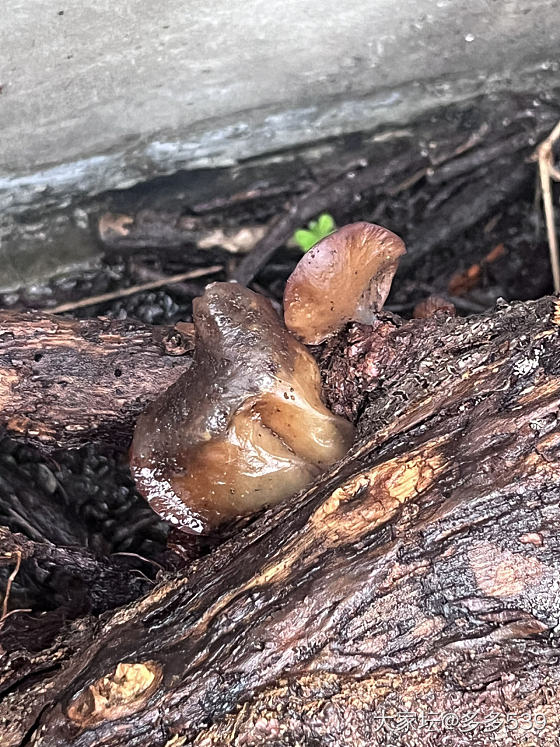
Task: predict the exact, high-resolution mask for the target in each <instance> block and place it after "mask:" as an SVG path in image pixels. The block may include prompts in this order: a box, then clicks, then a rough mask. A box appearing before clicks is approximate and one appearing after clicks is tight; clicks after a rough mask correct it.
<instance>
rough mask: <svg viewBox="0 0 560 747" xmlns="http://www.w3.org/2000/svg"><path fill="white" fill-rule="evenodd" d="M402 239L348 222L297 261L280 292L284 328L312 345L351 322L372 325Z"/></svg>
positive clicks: (371, 226) (378, 228) (401, 250)
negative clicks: (282, 297) (282, 295)
mask: <svg viewBox="0 0 560 747" xmlns="http://www.w3.org/2000/svg"><path fill="white" fill-rule="evenodd" d="M404 253H405V246H404V242H403V241H402V239H400V238H399V237H398V236H397V235H396V234H394V233H392V232H391V231H388V230H387V229H386V228H383V227H382V226H377V225H375V224H374V223H365V222H360V223H350V224H349V225H347V226H344V227H343V228H341V229H339V230H338V231H335V232H334V233H332V234H330V236H327V237H326V238H324V239H322V240H321V241H319V242H318V243H317V244H315V246H314V247H313V248H312V249H310V250H309V251H308V252H307V254H305V255H304V256H303V257H302V259H301V260H300V261H299V263H298V265H297V267H296V269H295V270H294V271H293V273H292V274H291V275H290V277H289V278H288V282H287V284H286V290H285V293H284V320H285V322H286V326H287V327H288V329H289V330H290V331H291V332H293V333H294V334H295V335H296V336H297V337H298V338H299V339H300V340H302V341H303V342H305V343H307V344H308V345H316V344H318V343H320V342H323V340H326V339H327V337H330V336H331V335H333V334H335V333H336V332H338V331H339V330H340V329H342V327H343V326H344V325H345V324H346V323H347V322H350V321H355V322H362V323H363V324H371V322H372V321H373V319H374V317H375V313H376V312H378V311H379V310H380V309H381V308H382V306H383V304H384V303H385V299H386V298H387V296H388V295H389V290H390V289H391V281H392V280H393V276H394V274H395V272H396V270H397V265H398V262H399V257H400V256H401V255H402V254H404Z"/></svg>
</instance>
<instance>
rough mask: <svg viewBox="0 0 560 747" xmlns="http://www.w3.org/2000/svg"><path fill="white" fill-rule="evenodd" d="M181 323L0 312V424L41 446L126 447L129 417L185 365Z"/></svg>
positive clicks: (187, 345) (187, 344)
mask: <svg viewBox="0 0 560 747" xmlns="http://www.w3.org/2000/svg"><path fill="white" fill-rule="evenodd" d="M186 326H187V325H181V329H182V331H180V330H179V329H176V328H172V327H163V326H162V327H149V326H146V325H143V324H139V323H136V322H131V321H129V320H127V321H114V320H110V319H104V318H99V319H88V320H84V321H77V320H74V319H67V318H65V317H58V316H52V315H50V316H49V315H45V314H37V313H17V312H16V313H14V312H7V311H3V312H0V426H4V428H5V430H6V431H7V433H8V434H9V435H13V436H25V437H26V438H27V440H28V441H29V442H30V443H32V444H34V445H37V446H40V447H41V448H43V449H45V448H49V447H51V448H52V447H55V446H57V447H61V446H62V447H64V446H67V447H73V446H80V445H81V444H83V443H86V442H87V441H90V440H93V439H97V440H104V441H107V442H109V443H111V444H116V445H126V444H127V442H128V440H129V439H130V432H131V429H132V426H133V423H134V419H135V417H137V416H138V415H139V414H140V412H141V411H142V410H143V409H144V407H145V406H146V404H147V403H148V402H149V401H150V400H152V399H153V398H154V397H155V396H157V394H158V393H159V392H160V391H161V390H162V389H165V388H166V387H167V386H169V385H170V384H171V383H173V381H175V379H176V378H177V376H179V374H180V373H182V372H183V371H184V370H185V368H186V367H187V366H188V365H189V363H190V355H189V353H190V351H191V350H192V339H191V336H190V334H189V333H188V331H185V327H186Z"/></svg>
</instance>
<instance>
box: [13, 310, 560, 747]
mask: <svg viewBox="0 0 560 747" xmlns="http://www.w3.org/2000/svg"><path fill="white" fill-rule="evenodd" d="M559 322H560V313H559V311H558V309H557V306H556V302H555V301H554V300H553V299H542V300H541V301H538V302H530V303H524V304H514V305H511V306H503V307H501V308H499V309H497V310H496V311H494V312H492V313H489V314H486V315H483V316H480V317H473V318H469V319H453V318H448V317H444V316H441V317H436V318H432V319H418V320H414V321H411V322H405V323H403V322H402V321H401V320H398V319H395V318H392V317H390V316H388V317H387V318H385V319H382V320H380V321H379V322H378V324H377V325H375V327H374V328H366V327H355V328H352V329H350V330H349V331H348V332H347V333H346V334H345V335H344V336H342V337H341V338H339V339H338V340H335V341H333V342H331V343H330V344H329V346H327V348H326V349H325V350H323V351H322V353H321V355H322V359H321V364H322V368H323V374H324V379H325V391H326V394H327V396H328V398H329V401H330V403H331V406H332V407H333V408H334V409H338V410H339V411H341V412H346V414H347V415H349V416H351V417H352V418H353V419H354V420H355V421H356V422H357V424H358V429H359V433H360V437H359V440H358V442H357V443H356V445H355V447H354V448H353V449H352V450H351V452H350V453H349V454H348V455H347V457H346V458H345V459H344V460H343V462H342V463H340V464H338V465H337V466H335V468H333V469H332V471H331V472H330V473H329V474H328V475H326V476H324V477H323V478H322V479H320V480H319V481H318V482H317V484H315V485H314V486H313V487H312V488H311V489H310V490H308V491H307V492H305V493H303V494H299V495H297V496H294V497H293V498H292V499H291V500H289V501H287V502H286V503H284V504H281V505H279V506H277V507H275V508H273V509H271V510H269V511H267V512H265V513H264V514H263V515H262V516H261V517H259V518H258V519H257V520H256V521H255V522H254V523H253V524H251V525H250V526H248V527H246V528H245V529H243V530H242V531H241V532H240V533H239V534H238V535H236V536H234V537H233V538H232V539H230V540H229V541H228V542H226V543H225V544H223V545H222V546H220V547H219V548H217V549H216V550H215V551H214V552H213V553H212V554H210V555H209V556H207V557H204V558H201V559H199V560H197V561H196V562H195V563H194V564H193V565H191V566H190V567H189V568H188V569H187V570H186V571H185V572H183V573H178V574H177V575H175V576H173V577H167V578H164V579H162V581H161V583H160V584H159V586H157V587H156V588H155V589H154V590H153V591H151V592H150V593H149V594H148V595H147V596H145V597H144V598H143V599H141V600H140V601H138V602H136V603H134V604H131V605H129V606H127V607H124V608H122V609H120V610H118V611H117V612H115V613H114V614H110V615H106V616H104V617H102V618H93V619H92V618H84V619H82V620H79V621H76V622H74V623H73V624H72V625H71V626H69V627H68V628H66V629H65V628H61V630H60V633H59V635H58V636H57V637H56V638H54V639H53V640H52V642H51V643H50V645H49V646H47V647H45V648H42V649H41V650H40V651H35V650H32V649H29V648H28V647H27V645H26V643H25V639H24V638H23V637H22V639H21V640H20V641H18V637H17V634H16V633H15V632H14V627H13V626H14V624H15V623H14V620H13V619H12V620H11V623H10V625H11V626H12V627H10V628H9V630H10V631H11V636H10V637H9V639H8V640H7V641H6V631H7V630H8V625H7V623H8V621H7V620H6V621H5V622H4V630H3V631H2V633H0V644H1V645H3V647H4V654H3V660H2V663H1V666H0V693H1V692H2V691H4V696H3V701H2V704H1V705H0V724H1V725H2V726H1V727H0V728H2V729H3V744H6V745H8V746H10V747H12V746H13V745H18V746H22V745H39V744H40V745H41V747H55V746H56V747H61V746H62V745H72V747H90V746H91V747H93V745H95V746H96V747H100V746H102V747H109V746H110V747H119V746H120V745H123V746H124V745H133V746H137V747H140V746H145V747H148V745H150V747H160V746H161V747H163V746H164V745H168V746H169V747H171V745H174V746H177V745H189V744H192V745H197V746H198V747H202V746H203V745H204V747H209V746H210V745H228V744H232V745H260V744H267V745H280V744H293V745H296V744H303V745H323V744H324V745H333V744H334V745H385V744H391V745H394V744H399V745H405V746H407V747H408V746H409V747H412V746H413V745H420V744H421V745H440V744H443V743H444V740H445V744H449V745H467V744H468V745H480V746H481V747H482V745H487V744H488V743H489V741H491V740H492V739H494V738H496V739H497V740H499V743H500V744H504V745H520V744H521V745H523V744H527V745H529V744H534V743H537V742H538V743H539V744H542V745H551V746H552V745H556V744H557V732H558V720H559V718H560V716H558V714H559V713H560V709H559V706H560V689H559V688H560V669H559V667H558V661H559V657H558V619H559V617H560V595H559V594H558V591H559V589H560V539H559V538H560V500H559V499H560V464H559V455H558V449H559V447H560V420H559V411H560V338H559V330H560V328H559V326H558V324H559ZM12 617H13V618H17V616H16V615H14V616H12ZM22 618H23V616H22ZM2 638H4V640H2ZM18 673H21V674H18Z"/></svg>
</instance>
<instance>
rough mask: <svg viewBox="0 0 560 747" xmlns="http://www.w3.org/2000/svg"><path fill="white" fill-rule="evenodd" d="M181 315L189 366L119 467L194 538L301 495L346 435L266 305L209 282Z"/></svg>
mask: <svg viewBox="0 0 560 747" xmlns="http://www.w3.org/2000/svg"><path fill="white" fill-rule="evenodd" d="M193 309H194V311H193V316H194V324H195V330H196V339H195V354H194V355H195V362H194V364H193V367H192V368H191V369H190V370H189V371H187V372H186V373H185V374H184V375H183V376H181V377H180V378H179V379H178V380H177V381H176V382H175V383H174V384H173V385H172V386H171V387H170V388H169V389H168V390H167V391H165V392H164V393H163V395H161V396H160V397H159V399H157V400H156V401H155V402H154V403H153V404H152V405H150V406H149V407H148V409H147V410H146V412H145V413H144V414H143V415H141V416H140V418H139V420H138V423H137V425H136V430H135V433H134V439H133V443H132V450H131V467H132V472H133V475H134V477H135V479H136V482H137V484H138V487H139V489H140V491H141V492H142V493H143V494H144V496H145V497H146V498H147V500H148V501H149V502H150V504H151V506H152V508H153V509H154V510H155V511H156V512H157V513H159V514H160V515H161V516H162V517H163V518H164V519H166V520H167V521H169V522H170V523H172V524H173V525H175V526H177V527H178V528H180V529H182V530H184V531H190V532H195V533H202V532H207V531H210V530H212V529H214V528H216V527H217V526H219V525H220V524H221V523H222V522H224V521H226V520H228V519H232V518H234V517H236V516H239V515H244V514H248V513H251V512H253V511H255V510H257V509H259V508H260V507H262V506H263V505H267V504H273V503H276V502H278V501H280V500H282V499H283V498H286V497H287V496H289V495H291V494H293V493H296V492H297V491H298V490H300V489H302V488H303V487H305V486H306V485H308V484H309V483H310V482H312V480H313V479H314V478H315V477H316V476H317V475H318V474H320V473H321V472H322V471H324V470H325V469H326V468H327V467H328V466H329V465H331V464H332V463H333V462H335V461H337V460H338V459H340V458H341V457H342V456H343V455H344V454H345V452H346V451H347V449H348V447H349V446H350V443H351V440H352V435H353V429H352V426H351V424H350V423H348V422H347V421H346V420H344V419H343V418H340V417H338V416H335V415H333V414H332V413H331V412H329V410H327V408H326V407H325V405H324V404H323V402H322V401H321V396H320V392H321V381H320V376H319V370H318V368H317V364H316V363H315V361H314V359H313V358H312V357H311V355H310V354H309V353H308V351H307V350H306V349H305V347H304V346H303V345H301V343H299V342H298V341H297V340H296V339H295V338H294V337H293V336H292V335H291V334H290V333H289V332H288V331H287V330H286V329H285V327H284V325H283V324H282V321H281V320H280V318H279V317H278V315H277V314H276V312H275V311H274V309H273V307H272V305H271V304H270V302H269V301H268V300H267V299H266V298H264V297H263V296H260V295H258V294H256V293H253V292H252V291H250V290H247V289H246V288H243V287H242V286H240V285H237V284H232V283H214V284H212V285H210V286H209V287H208V288H207V289H206V292H205V293H204V295H203V296H201V297H200V298H197V299H195V301H194V302H193Z"/></svg>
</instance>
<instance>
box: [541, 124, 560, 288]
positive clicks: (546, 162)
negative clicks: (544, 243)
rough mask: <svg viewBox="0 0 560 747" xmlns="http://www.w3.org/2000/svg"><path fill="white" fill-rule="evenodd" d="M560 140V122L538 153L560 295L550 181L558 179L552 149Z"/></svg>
mask: <svg viewBox="0 0 560 747" xmlns="http://www.w3.org/2000/svg"><path fill="white" fill-rule="evenodd" d="M559 138H560V122H558V123H557V124H556V126H555V128H554V129H553V130H552V132H551V133H550V135H549V136H548V137H547V138H546V139H545V140H543V141H542V143H541V144H540V145H539V147H538V148H537V151H536V153H537V158H538V161H539V176H540V182H541V193H542V201H543V207H544V217H545V222H546V234H547V239H548V251H549V253H550V266H551V268H552V279H553V282H554V291H555V293H560V258H559V256H558V239H557V236H556V221H555V217H554V202H553V199H552V188H551V184H550V181H551V179H558V170H557V169H556V168H555V167H554V163H553V155H552V147H553V145H554V143H555V142H556V141H557V140H558V139H559Z"/></svg>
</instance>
